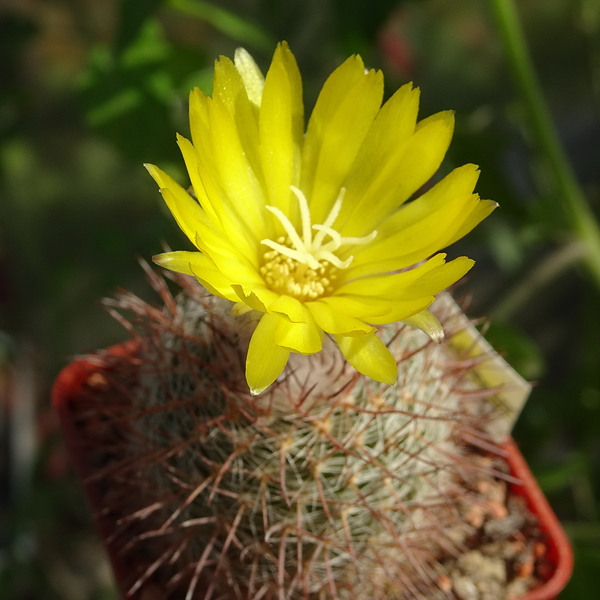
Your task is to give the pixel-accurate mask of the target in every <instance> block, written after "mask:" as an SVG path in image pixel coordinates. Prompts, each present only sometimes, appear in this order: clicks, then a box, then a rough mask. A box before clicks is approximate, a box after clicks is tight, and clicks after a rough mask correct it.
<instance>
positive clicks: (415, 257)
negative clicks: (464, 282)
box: [146, 43, 496, 394]
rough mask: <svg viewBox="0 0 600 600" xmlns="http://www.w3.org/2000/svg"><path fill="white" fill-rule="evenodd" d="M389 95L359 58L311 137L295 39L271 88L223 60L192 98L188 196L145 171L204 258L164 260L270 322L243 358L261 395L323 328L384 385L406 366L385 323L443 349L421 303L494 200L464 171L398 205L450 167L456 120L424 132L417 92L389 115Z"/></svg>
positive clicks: (442, 280) (449, 116) (182, 143)
mask: <svg viewBox="0 0 600 600" xmlns="http://www.w3.org/2000/svg"><path fill="white" fill-rule="evenodd" d="M382 96H383V76H382V74H381V72H380V71H375V70H371V71H366V70H365V67H364V65H363V62H362V60H361V58H360V57H359V56H352V57H351V58H349V59H348V60H347V61H346V62H344V63H343V64H342V65H341V66H340V67H339V68H337V69H336V70H335V71H334V72H333V73H332V74H331V76H330V77H329V78H328V79H327V81H326V82H325V84H324V86H323V89H322V91H321V93H320V95H319V98H318V100H317V103H316V106H315V108H314V110H313V112H312V115H311V117H310V120H309V122H308V127H307V129H306V133H305V132H304V109H303V103H302V81H301V78H300V73H299V71H298V67H297V64H296V61H295V58H294V56H293V54H292V53H291V51H290V50H289V48H288V46H287V44H286V43H282V44H280V45H279V46H278V47H277V49H276V51H275V54H274V56H273V60H272V62H271V66H270V68H269V71H268V73H267V75H266V77H263V75H262V73H261V72H260V70H259V68H258V67H257V65H256V63H255V62H254V60H253V59H252V57H251V56H250V55H249V54H248V53H247V52H246V51H245V50H243V49H239V50H238V51H236V54H235V60H234V61H231V60H229V59H228V58H225V57H221V59H220V60H219V61H217V63H216V66H215V74H214V83H213V94H212V97H208V96H206V95H204V94H203V93H202V92H201V91H200V90H198V89H195V90H193V91H192V93H191V95H190V128H191V134H192V142H190V141H188V140H187V139H185V138H183V137H181V136H179V137H178V143H179V147H180V149H181V152H182V154H183V158H184V160H185V164H186V167H187V170H188V173H189V177H190V180H191V184H192V189H193V195H190V194H189V193H188V192H187V191H186V190H185V189H184V188H183V187H181V186H180V185H179V184H178V183H176V182H175V181H174V180H173V179H172V178H171V177H169V176H168V175H167V174H166V173H164V172H163V171H161V170H160V169H158V168H157V167H155V166H153V165H146V167H147V168H148V170H149V172H150V174H151V175H152V177H154V179H155V180H156V182H157V183H158V185H159V187H160V191H161V193H162V195H163V198H164V200H165V202H166V203H167V205H168V207H169V209H170V210H171V212H172V213H173V216H174V217H175V219H176V220H177V223H178V224H179V226H180V227H181V229H182V230H183V231H184V233H185V234H186V235H187V236H188V238H189V239H190V240H191V242H192V243H193V244H194V245H195V246H196V248H197V249H198V250H199V252H186V251H177V252H167V253H165V254H160V255H158V256H156V257H154V261H155V262H156V263H157V264H159V265H161V266H162V267H165V268H167V269H171V270H173V271H178V272H180V273H187V274H189V275H193V276H195V277H196V278H197V279H198V280H199V281H200V282H201V283H202V284H203V285H204V286H205V287H206V288H207V289H208V290H209V291H210V292H212V293H213V294H216V295H217V296H221V297H223V298H227V299H229V300H232V301H233V302H236V303H237V304H236V306H235V307H234V311H236V312H238V313H241V312H245V311H246V310H251V309H253V310H256V311H260V312H261V313H264V314H263V315H262V317H261V319H260V321H259V323H258V325H257V327H256V330H255V331H254V334H253V336H252V339H251V341H250V345H249V349H248V357H247V363H246V378H247V381H248V385H249V387H250V390H251V391H252V393H253V394H258V393H260V392H261V391H263V390H264V389H266V388H267V387H268V386H269V385H271V383H273V381H274V380H275V379H276V378H277V377H278V376H279V374H280V373H281V372H282V370H283V369H284V367H285V365H286V363H287V361H288V358H289V355H290V352H297V353H300V354H305V355H309V354H314V353H316V352H319V351H320V350H321V348H322V343H323V337H324V334H325V333H327V334H330V335H331V336H332V337H333V338H334V339H335V341H336V342H337V344H338V346H339V348H340V349H341V351H342V353H343V354H344V356H345V358H346V360H347V361H348V362H349V363H350V364H351V365H352V366H353V367H354V368H355V369H357V370H358V371H360V372H361V373H363V374H365V375H367V376H369V377H371V378H373V379H375V380H377V381H381V382H384V383H388V384H392V383H394V382H395V380H396V362H395V359H394V357H393V356H392V355H391V353H390V352H389V350H388V349H387V347H386V346H385V345H384V344H383V343H382V342H381V340H380V339H379V338H378V337H377V335H376V331H377V326H378V325H383V324H386V323H392V322H395V321H404V322H406V323H408V324H410V325H413V326H417V327H420V328H421V329H423V330H425V331H426V332H427V333H429V335H430V336H431V337H433V338H434V339H437V340H438V341H439V340H441V339H442V338H443V331H442V329H441V326H440V325H439V323H438V322H437V320H436V319H435V317H433V315H431V313H429V312H428V311H426V308H427V307H428V306H429V305H430V304H431V303H432V302H433V300H434V294H437V293H438V292H440V291H441V290H443V289H445V288H446V287H448V286H449V285H451V284H453V283H454V282H456V281H457V280H458V279H460V278H461V277H462V276H463V275H464V274H465V273H466V272H467V271H468V270H469V269H470V268H471V266H472V264H473V261H472V260H470V259H468V258H466V257H460V258H457V259H455V260H453V261H451V262H445V256H446V255H445V254H435V253H436V252H437V251H438V250H440V249H441V248H444V247H445V246H448V245H449V244H451V243H452V242H454V241H455V240H457V239H459V238H461V237H462V236H463V235H465V234H466V233H467V232H469V231H470V230H471V229H472V228H473V227H474V226H475V225H476V224H477V223H479V222H480V221H481V220H482V219H483V218H484V217H486V216H487V215H488V214H489V213H490V212H491V211H492V210H493V208H494V207H495V206H496V204H495V203H494V202H491V201H488V200H483V201H482V200H480V199H479V197H478V196H477V195H476V194H474V193H473V188H474V186H475V183H476V181H477V177H478V170H477V167H476V166H475V165H465V166H463V167H460V168H458V169H455V170H454V171H452V172H451V173H450V174H449V175H448V176H446V177H445V178H444V179H442V180H441V181H440V182H439V183H437V184H436V185H434V186H433V187H432V188H431V189H429V190H428V191H427V192H425V193H424V194H423V195H422V196H420V197H419V198H418V199H416V200H413V201H411V202H409V203H408V204H406V205H404V206H402V205H403V204H404V203H405V202H406V201H407V200H408V199H409V198H410V197H411V196H412V195H413V194H414V193H415V192H416V191H417V190H418V189H419V188H420V187H421V186H422V185H423V184H424V183H426V182H427V181H428V180H429V179H430V178H431V176H432V175H433V174H434V173H435V171H436V170H437V169H438V167H439V166H440V163H441V162H442V159H443V157H444V155H445V153H446V150H447V148H448V145H449V143H450V139H451V137H452V131H453V124H454V119H453V113H452V112H450V111H445V112H440V113H437V114H435V115H433V116H431V117H429V118H427V119H424V120H421V121H418V122H417V109H418V104H419V90H418V89H413V88H412V86H411V85H410V84H409V85H405V86H403V87H401V88H400V89H399V90H398V91H397V92H396V93H395V94H394V95H393V96H392V97H391V98H390V99H389V100H388V101H387V102H386V103H385V104H384V105H383V106H382V105H381V102H382Z"/></svg>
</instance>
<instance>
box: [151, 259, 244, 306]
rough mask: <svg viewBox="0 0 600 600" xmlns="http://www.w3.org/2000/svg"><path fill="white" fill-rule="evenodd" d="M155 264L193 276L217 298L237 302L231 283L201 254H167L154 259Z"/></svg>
mask: <svg viewBox="0 0 600 600" xmlns="http://www.w3.org/2000/svg"><path fill="white" fill-rule="evenodd" d="M152 260H153V262H154V263H155V264H157V265H158V266H160V267H162V268H163V269H169V270H171V271H176V272H177V273H184V274H185V275H192V276H194V277H196V279H198V281H199V282H200V283H201V284H202V285H203V286H204V287H205V288H206V289H207V290H208V291H209V292H210V293H211V294H214V295H215V296H220V297H221V298H227V300H232V301H234V302H237V300H238V298H237V296H236V294H235V293H234V291H233V290H232V289H231V282H230V281H229V280H228V279H226V278H225V277H223V275H222V274H221V272H220V271H219V270H218V269H217V268H216V267H215V265H214V264H213V262H212V261H211V260H210V259H208V258H207V257H206V256H205V255H204V254H201V253H200V252H185V251H181V250H180V251H177V252H165V253H163V254H157V255H156V256H153V257H152Z"/></svg>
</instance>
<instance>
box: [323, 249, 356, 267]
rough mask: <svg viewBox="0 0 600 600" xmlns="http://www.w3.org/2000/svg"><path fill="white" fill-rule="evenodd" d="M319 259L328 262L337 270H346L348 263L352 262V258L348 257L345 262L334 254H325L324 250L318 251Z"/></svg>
mask: <svg viewBox="0 0 600 600" xmlns="http://www.w3.org/2000/svg"><path fill="white" fill-rule="evenodd" d="M319 258H320V259H321V260H326V261H327V262H330V263H331V264H332V265H333V266H334V267H337V268H338V269H347V268H348V267H349V266H350V263H351V262H352V261H353V260H354V256H349V257H348V258H347V259H346V260H341V259H340V258H338V257H337V256H336V255H335V254H332V253H331V252H326V251H325V250H319Z"/></svg>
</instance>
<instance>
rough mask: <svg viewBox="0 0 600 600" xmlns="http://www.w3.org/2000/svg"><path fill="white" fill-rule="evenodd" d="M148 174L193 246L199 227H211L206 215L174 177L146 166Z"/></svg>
mask: <svg viewBox="0 0 600 600" xmlns="http://www.w3.org/2000/svg"><path fill="white" fill-rule="evenodd" d="M144 166H145V167H146V169H147V170H148V173H150V175H152V178H153V179H154V181H156V183H157V184H158V187H159V188H160V191H161V194H162V196H163V198H164V200H165V202H166V204H167V206H168V207H169V210H170V211H171V214H172V215H173V216H174V217H175V220H176V221H177V224H178V225H179V227H180V229H181V230H182V231H183V233H185V235H186V236H187V237H188V238H189V239H190V241H191V242H192V243H193V244H196V233H197V231H198V227H199V226H202V225H205V226H209V225H210V224H209V222H208V219H207V217H206V213H205V212H204V210H203V209H202V207H201V206H200V205H199V204H198V202H196V201H195V200H194V199H193V198H192V197H191V196H190V195H189V194H188V193H187V192H186V191H185V190H184V189H183V188H182V187H181V186H180V185H179V184H178V183H177V182H176V181H175V180H174V179H173V178H172V177H170V176H169V175H167V174H166V173H165V172H164V171H161V170H160V169H159V168H158V167H156V166H154V165H151V164H145V165H144Z"/></svg>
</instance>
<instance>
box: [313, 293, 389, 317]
mask: <svg viewBox="0 0 600 600" xmlns="http://www.w3.org/2000/svg"><path fill="white" fill-rule="evenodd" d="M319 302H323V303H324V304H326V305H327V306H329V307H330V308H331V310H334V311H338V312H340V313H342V314H344V315H346V316H349V317H354V318H355V319H360V320H361V321H368V322H372V319H373V317H382V316H384V315H387V314H389V313H390V311H391V310H392V303H391V302H383V301H378V302H373V298H372V297H368V296H358V295H352V294H340V295H335V296H325V297H323V298H320V299H319Z"/></svg>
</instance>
